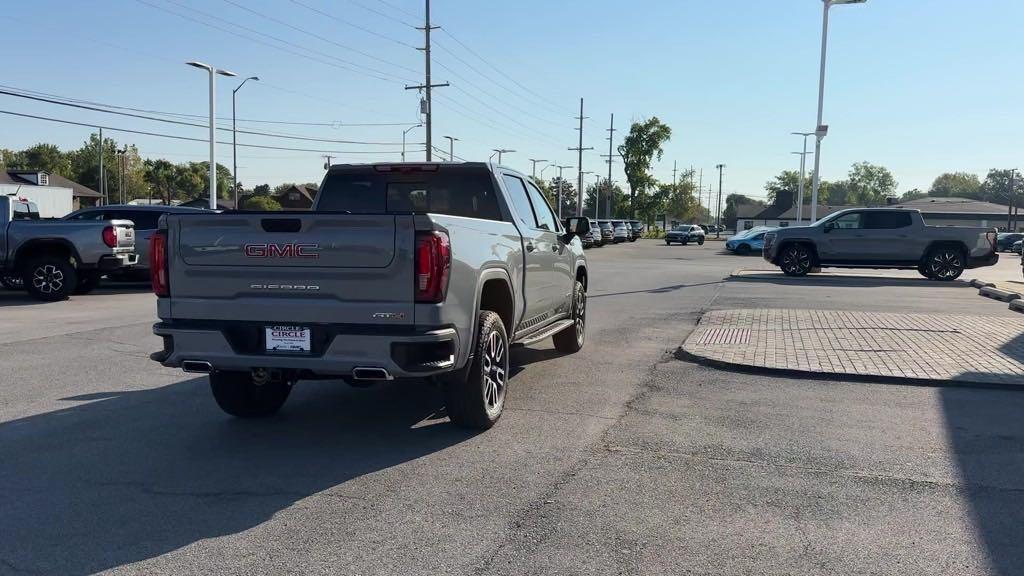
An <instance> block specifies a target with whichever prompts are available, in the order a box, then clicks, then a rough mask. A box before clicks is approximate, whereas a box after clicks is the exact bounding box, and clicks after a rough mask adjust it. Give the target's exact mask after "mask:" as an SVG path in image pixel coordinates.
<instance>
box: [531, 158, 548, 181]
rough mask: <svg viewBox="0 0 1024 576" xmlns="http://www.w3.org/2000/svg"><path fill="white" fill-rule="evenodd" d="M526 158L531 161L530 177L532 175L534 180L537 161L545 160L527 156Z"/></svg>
mask: <svg viewBox="0 0 1024 576" xmlns="http://www.w3.org/2000/svg"><path fill="white" fill-rule="evenodd" d="M527 160H529V161H530V162H532V163H533V169H532V170H531V171H530V177H532V178H533V179H534V180H536V179H537V162H547V160H538V159H534V158H527Z"/></svg>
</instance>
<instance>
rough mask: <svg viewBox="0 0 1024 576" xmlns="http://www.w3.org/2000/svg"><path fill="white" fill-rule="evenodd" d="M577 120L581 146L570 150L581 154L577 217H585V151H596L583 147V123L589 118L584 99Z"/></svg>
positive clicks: (577, 179) (578, 164)
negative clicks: (584, 112) (585, 113)
mask: <svg viewBox="0 0 1024 576" xmlns="http://www.w3.org/2000/svg"><path fill="white" fill-rule="evenodd" d="M576 119H577V120H579V121H580V127H579V128H577V130H579V131H580V144H579V146H577V147H576V148H569V150H574V151H576V152H577V153H578V154H579V158H578V160H577V162H576V167H577V168H578V169H579V175H578V176H577V178H576V186H577V189H576V197H577V200H576V215H577V216H583V151H584V150H593V149H594V148H593V147H592V146H591V147H587V148H584V147H583V121H584V120H586V119H587V116H584V115H583V98H580V115H579V116H577V117H576Z"/></svg>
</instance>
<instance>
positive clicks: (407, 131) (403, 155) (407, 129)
mask: <svg viewBox="0 0 1024 576" xmlns="http://www.w3.org/2000/svg"><path fill="white" fill-rule="evenodd" d="M420 126H423V124H416V125H413V126H409V127H408V128H406V129H405V130H402V162H405V135H406V134H408V133H409V132H410V131H411V130H415V129H416V128H419V127H420Z"/></svg>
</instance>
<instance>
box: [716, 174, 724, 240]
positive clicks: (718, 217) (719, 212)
mask: <svg viewBox="0 0 1024 576" xmlns="http://www.w3.org/2000/svg"><path fill="white" fill-rule="evenodd" d="M715 168H718V208H717V209H716V210H715V212H717V214H716V218H715V238H721V237H722V170H723V169H725V164H719V165H717V166H715Z"/></svg>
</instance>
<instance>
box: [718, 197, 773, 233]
mask: <svg viewBox="0 0 1024 576" xmlns="http://www.w3.org/2000/svg"><path fill="white" fill-rule="evenodd" d="M743 204H753V205H755V206H764V205H765V203H764V202H762V201H760V200H757V199H755V198H750V197H749V196H744V195H743V194H729V195H728V196H726V197H725V209H724V210H722V224H725V226H726V228H732V229H734V230H735V229H736V218H737V214H736V212H737V206H740V205H743ZM712 219H714V215H713V214H712Z"/></svg>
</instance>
